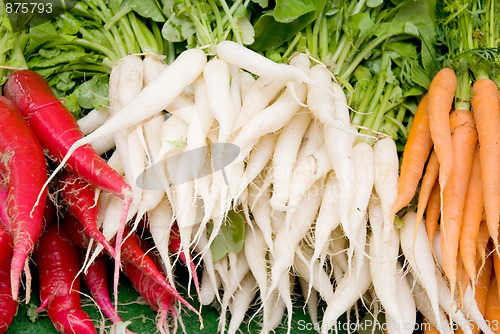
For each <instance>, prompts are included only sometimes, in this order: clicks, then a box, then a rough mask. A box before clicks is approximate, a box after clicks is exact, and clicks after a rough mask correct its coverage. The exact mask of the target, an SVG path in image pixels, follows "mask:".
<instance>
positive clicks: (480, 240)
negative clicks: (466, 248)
mask: <svg viewBox="0 0 500 334" xmlns="http://www.w3.org/2000/svg"><path fill="white" fill-rule="evenodd" d="M489 241H490V234H489V231H488V225H487V224H486V222H485V221H484V220H483V221H481V225H479V235H478V236H477V240H476V252H477V254H478V255H479V256H481V259H482V264H481V266H482V265H484V263H485V261H486V256H487V255H488V253H487V249H488V242H489Z"/></svg>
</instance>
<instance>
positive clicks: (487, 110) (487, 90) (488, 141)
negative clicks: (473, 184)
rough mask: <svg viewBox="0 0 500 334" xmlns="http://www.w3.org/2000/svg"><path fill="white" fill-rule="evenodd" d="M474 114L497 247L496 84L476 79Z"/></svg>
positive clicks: (499, 142) (499, 127) (499, 156)
mask: <svg viewBox="0 0 500 334" xmlns="http://www.w3.org/2000/svg"><path fill="white" fill-rule="evenodd" d="M471 105H472V111H473V115H474V120H475V121H476V126H477V132H478V139H479V156H480V159H481V179H482V183H483V196H484V209H485V212H486V222H487V223H488V230H489V232H490V235H491V238H492V239H493V242H494V244H495V248H498V227H499V215H500V173H499V172H498V171H499V170H500V93H499V91H498V88H497V86H496V84H495V83H494V82H493V81H492V80H490V79H487V78H482V79H478V80H476V82H474V85H473V86H472V97H471Z"/></svg>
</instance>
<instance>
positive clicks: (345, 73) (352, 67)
mask: <svg viewBox="0 0 500 334" xmlns="http://www.w3.org/2000/svg"><path fill="white" fill-rule="evenodd" d="M402 33H403V31H401V29H398V30H396V31H392V32H389V33H386V34H385V35H382V36H379V37H377V38H375V39H374V40H372V41H371V42H370V43H368V45H367V46H366V47H365V48H364V49H363V50H362V51H361V52H359V53H358V55H357V56H356V57H355V58H354V60H353V61H352V62H351V63H350V64H349V67H348V68H347V69H346V70H345V71H343V72H342V73H341V74H340V76H341V77H342V78H344V79H347V78H349V77H350V76H351V74H352V72H354V70H355V69H356V67H358V65H359V64H360V63H361V62H362V61H363V59H365V57H367V56H368V55H369V53H370V52H372V51H373V50H374V49H375V48H376V47H377V46H378V45H379V44H380V43H382V42H383V41H385V40H387V39H389V38H391V37H392V36H396V35H399V34H402Z"/></svg>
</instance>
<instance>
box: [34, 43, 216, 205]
mask: <svg viewBox="0 0 500 334" xmlns="http://www.w3.org/2000/svg"><path fill="white" fill-rule="evenodd" d="M206 59H207V58H206V55H205V53H204V52H203V51H202V50H200V49H199V48H193V49H189V50H186V51H184V52H182V53H181V54H180V55H179V56H178V57H177V58H176V60H175V61H174V62H173V63H172V64H170V66H168V67H166V68H165V70H163V72H162V73H160V75H159V76H158V78H156V80H155V81H153V82H152V83H151V84H149V85H147V86H146V87H144V89H143V90H142V91H141V92H140V94H139V95H138V96H137V97H136V98H134V99H133V101H131V102H130V103H129V104H127V105H126V106H124V107H123V108H122V110H120V111H119V112H118V113H116V114H115V115H113V116H111V117H110V118H109V119H108V120H107V121H106V123H104V124H103V125H102V126H101V127H99V128H98V129H96V130H95V131H93V132H92V133H90V134H88V135H87V136H86V137H85V138H82V139H80V140H77V141H76V142H75V143H74V144H73V145H72V146H71V147H70V149H69V150H68V152H67V153H66V155H65V157H64V158H63V160H62V161H61V163H60V164H59V165H58V166H57V168H56V169H55V170H54V171H53V173H52V174H51V175H50V177H49V178H48V180H47V182H46V184H45V186H47V185H48V184H49V182H51V181H52V179H53V178H54V177H55V175H56V174H57V173H58V172H59V171H60V170H61V168H63V166H64V165H65V164H66V162H67V161H68V159H69V157H70V156H71V155H72V154H73V153H74V152H75V150H76V149H77V148H78V147H80V146H82V145H85V144H91V143H92V142H94V141H95V140H97V139H99V138H101V137H104V136H107V135H109V134H112V133H116V132H118V131H120V130H122V129H126V128H128V127H131V126H134V125H137V124H139V123H140V122H142V121H144V120H146V119H147V118H149V117H151V116H153V115H155V114H157V113H159V112H160V111H162V110H163V109H164V108H165V107H166V106H167V105H169V104H170V103H171V102H172V101H173V100H174V99H175V98H176V97H177V96H178V95H179V94H180V93H181V92H182V90H183V89H184V88H185V87H186V86H187V85H189V84H191V83H192V82H193V81H194V80H195V79H196V77H198V76H199V75H200V74H201V72H202V70H203V66H204V65H205V63H206ZM165 87H168V89H165ZM159 92H160V93H159ZM42 190H43V189H42ZM41 194H42V192H40V194H39V196H40V195H41Z"/></svg>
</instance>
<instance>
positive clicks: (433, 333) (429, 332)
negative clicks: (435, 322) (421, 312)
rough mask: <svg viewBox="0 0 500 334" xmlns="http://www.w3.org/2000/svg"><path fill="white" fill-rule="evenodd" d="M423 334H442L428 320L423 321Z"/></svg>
mask: <svg viewBox="0 0 500 334" xmlns="http://www.w3.org/2000/svg"><path fill="white" fill-rule="evenodd" d="M422 329H423V332H424V333H423V334H440V332H439V331H438V330H437V328H436V327H434V326H432V325H431V324H430V323H429V321H427V319H425V318H424V319H423V320H422Z"/></svg>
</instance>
